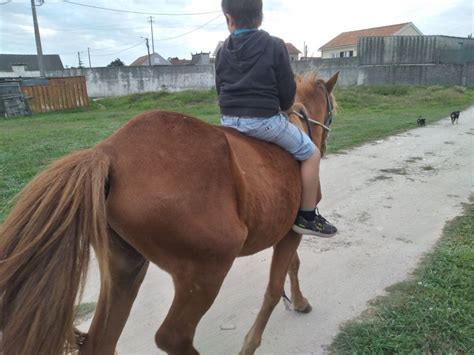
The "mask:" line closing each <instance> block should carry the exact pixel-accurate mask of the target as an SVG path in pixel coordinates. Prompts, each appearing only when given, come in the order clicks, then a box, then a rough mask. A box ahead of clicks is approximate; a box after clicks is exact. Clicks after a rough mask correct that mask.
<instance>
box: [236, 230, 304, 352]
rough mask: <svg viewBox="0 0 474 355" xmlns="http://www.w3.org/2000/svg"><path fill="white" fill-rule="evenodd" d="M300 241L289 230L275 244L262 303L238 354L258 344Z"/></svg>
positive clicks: (299, 237) (253, 349) (255, 347)
mask: <svg viewBox="0 0 474 355" xmlns="http://www.w3.org/2000/svg"><path fill="white" fill-rule="evenodd" d="M300 241H301V235H297V234H296V233H294V232H289V233H288V234H287V235H286V236H285V237H284V238H283V239H282V240H281V241H280V242H279V243H278V244H277V245H275V247H274V250H273V258H272V265H271V269H270V280H269V283H268V286H267V290H266V291H265V297H264V299H263V304H262V307H261V308H260V311H259V312H258V315H257V319H256V320H255V322H254V324H253V326H252V328H250V330H249V332H248V333H247V335H246V337H245V342H244V345H243V347H242V350H241V351H240V354H244V355H247V354H253V353H254V352H255V350H256V349H257V348H258V347H259V346H260V342H261V340H262V334H263V331H264V329H265V326H266V325H267V322H268V319H269V318H270V315H271V314H272V311H273V309H274V308H275V306H276V305H277V304H278V301H279V300H280V297H281V294H282V292H283V285H284V283H285V278H286V273H287V272H288V267H289V265H290V263H291V262H292V260H293V256H294V254H295V252H296V249H297V248H298V245H299V244H300Z"/></svg>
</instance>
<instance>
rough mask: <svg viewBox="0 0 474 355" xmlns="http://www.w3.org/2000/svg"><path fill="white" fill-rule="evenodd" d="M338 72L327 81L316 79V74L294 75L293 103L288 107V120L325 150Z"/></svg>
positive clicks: (333, 106)
mask: <svg viewBox="0 0 474 355" xmlns="http://www.w3.org/2000/svg"><path fill="white" fill-rule="evenodd" d="M338 76H339V72H337V73H336V74H334V75H333V76H332V77H331V78H330V79H329V80H328V81H324V80H322V79H318V78H317V77H316V74H314V73H310V74H305V75H303V76H300V75H296V76H295V80H296V84H297V90H296V97H295V105H294V106H293V107H292V108H291V109H290V111H289V115H290V120H291V122H292V123H293V124H295V125H297V126H298V127H300V128H301V129H303V130H304V131H305V132H306V133H307V134H308V135H309V136H310V137H311V139H312V140H313V142H314V144H316V146H317V147H318V148H319V150H320V152H321V155H324V153H325V151H326V138H327V136H328V133H329V131H330V129H329V126H330V125H331V121H332V115H333V113H334V111H335V109H336V100H335V98H334V96H333V94H332V92H333V90H334V87H335V86H336V82H337V78H338Z"/></svg>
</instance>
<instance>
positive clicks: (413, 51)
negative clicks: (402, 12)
mask: <svg viewBox="0 0 474 355" xmlns="http://www.w3.org/2000/svg"><path fill="white" fill-rule="evenodd" d="M473 48H474V39H468V38H458V37H447V36H392V37H363V38H361V39H360V40H359V43H358V49H357V51H358V55H359V58H360V64H361V65H388V64H439V63H444V64H464V63H463V62H460V61H459V58H466V60H465V61H464V62H466V61H469V59H468V56H461V57H460V56H452V55H449V52H450V51H456V52H458V53H461V50H462V51H464V52H466V53H467V52H469V51H472V50H473ZM445 53H447V54H448V55H445ZM441 59H442V60H441Z"/></svg>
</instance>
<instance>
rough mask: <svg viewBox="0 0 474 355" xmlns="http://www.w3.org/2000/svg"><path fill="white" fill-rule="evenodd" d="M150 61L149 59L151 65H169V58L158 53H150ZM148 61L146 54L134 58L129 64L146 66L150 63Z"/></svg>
mask: <svg viewBox="0 0 474 355" xmlns="http://www.w3.org/2000/svg"><path fill="white" fill-rule="evenodd" d="M150 61H151V65H171V63H170V62H169V60H167V59H165V58H163V57H162V56H161V55H159V54H158V53H151V54H150ZM150 61H149V60H148V54H147V55H144V56H141V57H139V58H137V59H135V61H134V62H133V63H132V64H130V66H131V67H140V66H147V65H150Z"/></svg>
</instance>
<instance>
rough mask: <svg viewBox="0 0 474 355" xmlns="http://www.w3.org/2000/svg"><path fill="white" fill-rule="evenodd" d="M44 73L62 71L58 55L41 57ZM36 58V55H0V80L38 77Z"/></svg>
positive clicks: (62, 67)
mask: <svg viewBox="0 0 474 355" xmlns="http://www.w3.org/2000/svg"><path fill="white" fill-rule="evenodd" d="M43 63H44V67H45V70H46V71H53V70H63V69H64V66H63V63H62V61H61V57H59V55H58V54H45V55H43ZM39 76H40V71H39V65H38V56H37V55H36V54H0V78H18V77H23V78H28V77H30V78H32V77H39Z"/></svg>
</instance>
